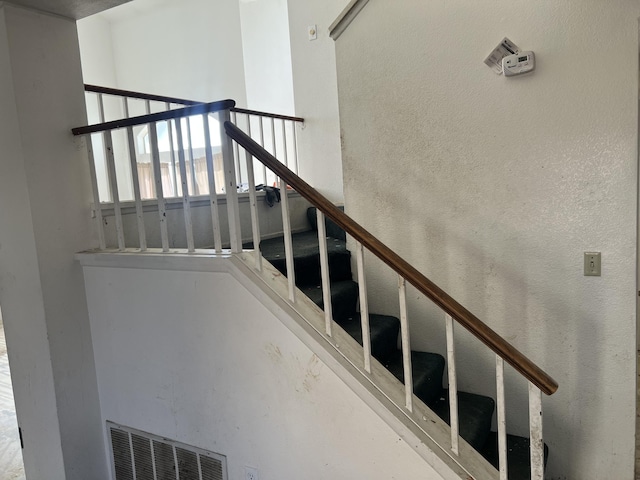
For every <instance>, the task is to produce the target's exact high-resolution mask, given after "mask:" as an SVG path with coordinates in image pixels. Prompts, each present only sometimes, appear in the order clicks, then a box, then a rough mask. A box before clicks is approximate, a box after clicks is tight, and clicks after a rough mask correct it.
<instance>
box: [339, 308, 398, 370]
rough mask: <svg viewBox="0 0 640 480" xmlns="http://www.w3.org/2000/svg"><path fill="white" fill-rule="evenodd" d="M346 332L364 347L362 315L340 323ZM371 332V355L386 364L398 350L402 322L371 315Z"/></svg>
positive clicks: (357, 314) (356, 315)
mask: <svg viewBox="0 0 640 480" xmlns="http://www.w3.org/2000/svg"><path fill="white" fill-rule="evenodd" d="M338 323H339V324H340V326H341V327H342V328H344V330H345V331H346V332H347V333H348V334H349V335H351V336H352V337H353V338H354V339H355V340H356V341H357V342H358V343H359V344H360V345H362V324H361V317H360V313H356V314H355V315H354V316H353V317H349V318H348V319H346V320H342V321H339V322H338ZM369 330H370V331H371V354H372V355H373V356H374V357H375V358H377V359H378V361H380V363H383V364H384V363H386V362H387V361H389V359H390V357H391V356H392V355H393V354H394V353H395V352H396V351H397V349H398V333H399V332H400V320H398V319H397V318H396V317H390V316H388V315H376V314H370V315H369Z"/></svg>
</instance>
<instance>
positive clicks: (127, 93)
mask: <svg viewBox="0 0 640 480" xmlns="http://www.w3.org/2000/svg"><path fill="white" fill-rule="evenodd" d="M84 89H85V91H86V92H93V93H102V94H105V95H115V96H117V97H129V98H136V99H139V100H152V101H156V102H164V103H177V104H181V105H199V104H201V103H204V102H198V101H195V100H185V99H184V98H174V97H165V96H162V95H154V94H151V93H142V92H133V91H131V90H120V89H118V88H110V87H100V86H98V85H88V84H85V86H84ZM231 111H232V112H236V113H243V114H245V115H259V116H261V117H268V118H276V119H279V120H291V121H292V122H304V118H302V117H292V116H289V115H280V114H279V113H269V112H260V111H258V110H249V109H246V108H235V107H234V108H232V109H231Z"/></svg>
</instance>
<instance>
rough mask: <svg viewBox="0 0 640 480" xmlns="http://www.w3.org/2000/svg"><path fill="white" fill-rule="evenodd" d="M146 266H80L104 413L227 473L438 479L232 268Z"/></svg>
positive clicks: (233, 479)
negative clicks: (200, 452)
mask: <svg viewBox="0 0 640 480" xmlns="http://www.w3.org/2000/svg"><path fill="white" fill-rule="evenodd" d="M209 261H211V260H209ZM218 262H220V260H218ZM151 268H153V269H148V270H145V269H132V268H104V267H85V268H84V271H85V281H86V287H87V297H88V301H89V305H90V309H91V322H92V335H93V339H94V348H95V355H96V366H97V371H98V379H99V385H100V402H101V405H102V414H103V420H105V421H106V420H112V421H115V422H116V423H120V424H123V425H128V426H131V427H134V428H138V429H141V430H144V431H148V432H150V433H155V434H157V435H161V436H165V437H168V438H172V439H176V440H179V441H181V442H184V443H187V444H190V445H195V446H198V447H201V448H205V449H209V450H213V451H216V452H218V453H221V454H223V455H226V456H227V461H228V467H229V478H230V480H240V479H242V478H244V466H245V465H249V466H253V467H256V468H258V469H259V475H260V478H261V479H262V480H275V479H284V478H301V477H302V478H305V479H308V480H325V479H327V478H338V479H343V478H344V479H347V478H367V479H372V480H377V479H379V480H388V479H390V478H397V479H407V480H409V479H411V480H418V479H425V480H426V479H440V478H441V477H440V476H439V475H437V474H436V473H435V472H434V471H433V470H432V469H431V468H430V467H429V466H428V465H427V464H426V463H424V461H423V460H422V459H421V458H420V457H419V456H418V455H417V454H416V453H415V452H414V451H413V450H412V449H411V447H410V446H409V445H407V444H406V443H405V442H404V441H403V440H400V439H399V438H398V436H397V435H396V434H395V433H394V432H393V431H392V430H391V429H390V428H389V427H388V426H387V425H386V424H385V423H384V422H383V421H382V420H381V419H380V418H379V417H378V416H377V415H375V414H374V413H373V412H372V411H371V410H370V409H369V408H368V407H367V406H365V404H364V403H362V401H361V400H359V398H358V397H357V396H356V395H355V394H354V393H353V392H352V391H351V390H350V389H349V388H348V387H347V386H346V385H345V384H344V383H343V382H342V381H341V380H339V378H338V377H337V376H336V375H335V374H334V373H333V372H332V371H331V370H329V369H328V368H327V367H326V366H325V365H324V364H323V363H321V362H320V361H319V359H318V357H316V356H315V355H314V354H313V352H311V350H309V348H308V347H306V346H305V345H304V344H303V343H302V342H301V341H300V340H298V338H297V337H295V336H294V335H293V334H292V333H291V332H290V331H289V330H288V329H287V328H286V327H285V326H284V325H283V324H282V323H281V322H280V320H278V319H277V318H276V317H275V316H274V315H273V314H272V313H271V312H270V311H269V310H268V309H267V308H266V307H264V306H263V305H262V304H261V303H260V302H259V301H258V300H257V299H256V298H255V297H253V296H252V295H251V294H250V293H249V291H247V290H246V289H245V288H244V287H243V286H242V285H241V284H240V283H238V281H237V280H236V279H235V278H234V277H233V276H232V275H230V274H229V273H219V272H215V271H213V272H189V271H166V270H156V269H155V268H162V267H161V265H157V266H155V267H151ZM301 472H303V473H301Z"/></svg>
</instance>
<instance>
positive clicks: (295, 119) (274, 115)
mask: <svg viewBox="0 0 640 480" xmlns="http://www.w3.org/2000/svg"><path fill="white" fill-rule="evenodd" d="M231 111H232V112H236V113H244V114H245V115H258V116H260V117H268V118H276V119H279V120H291V121H292V122H304V118H302V117H290V116H289V115H280V114H279V113H268V112H259V111H258V110H248V109H246V108H237V107H236V108H232V109H231Z"/></svg>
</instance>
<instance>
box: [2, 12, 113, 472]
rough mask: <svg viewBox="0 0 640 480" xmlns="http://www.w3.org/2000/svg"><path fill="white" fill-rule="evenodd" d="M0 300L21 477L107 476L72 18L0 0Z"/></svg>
mask: <svg viewBox="0 0 640 480" xmlns="http://www.w3.org/2000/svg"><path fill="white" fill-rule="evenodd" d="M0 84H1V85H2V88H0V111H2V115H0V145H2V155H1V157H0V303H1V304H2V315H3V322H4V328H5V333H6V340H7V347H8V353H9V362H10V364H11V374H12V381H13V389H14V394H15V402H16V411H17V416H18V423H19V425H20V427H21V428H22V432H23V440H24V445H25V448H24V450H23V457H24V464H25V471H26V475H27V478H29V479H40V478H46V479H51V480H63V479H64V480H76V479H77V480H85V479H88V478H92V479H97V480H98V479H103V478H106V473H107V471H106V463H105V460H104V456H103V454H102V452H103V449H104V443H103V439H102V435H101V428H100V427H101V425H100V414H99V410H100V406H99V403H98V392H97V383H96V377H95V368H94V363H93V350H92V346H91V335H90V332H89V320H88V313H87V306H86V300H85V292H84V284H83V279H82V271H81V269H80V266H79V265H78V264H77V263H76V262H75V261H74V257H73V255H74V253H75V252H76V251H79V250H83V249H87V248H90V247H92V246H93V245H94V244H95V242H94V239H93V238H92V229H91V220H90V211H89V202H90V199H91V195H90V191H89V188H88V187H89V177H88V163H87V160H86V154H85V149H84V144H83V143H82V142H81V141H78V140H77V139H74V138H73V137H72V135H71V133H70V129H71V128H72V127H73V126H74V125H79V124H82V123H83V122H85V121H86V114H85V110H84V99H83V94H82V74H81V71H80V53H79V51H78V43H77V34H76V27H75V22H74V21H72V20H68V19H64V18H61V17H57V16H52V15H47V14H42V13H38V12H35V11H31V10H25V9H22V8H18V7H14V6H11V5H9V4H2V3H0Z"/></svg>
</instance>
